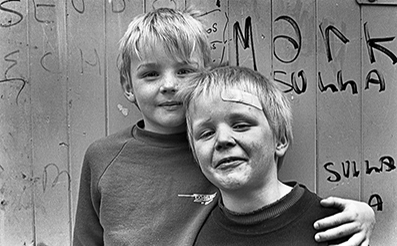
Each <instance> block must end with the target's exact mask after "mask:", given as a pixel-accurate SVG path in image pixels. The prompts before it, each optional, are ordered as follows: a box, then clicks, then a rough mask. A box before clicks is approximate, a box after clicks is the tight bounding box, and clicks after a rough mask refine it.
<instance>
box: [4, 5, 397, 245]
mask: <svg viewBox="0 0 397 246" xmlns="http://www.w3.org/2000/svg"><path fill="white" fill-rule="evenodd" d="M136 2H137V1H136V0H108V1H87V0H67V1H66V2H65V6H66V7H65V6H62V7H61V6H60V5H59V3H58V1H53V0H30V1H20V0H0V32H1V34H2V37H7V38H6V39H4V41H3V40H1V41H0V42H2V43H1V45H2V46H1V48H0V51H1V53H0V60H1V61H2V62H1V66H0V76H1V77H0V89H2V88H7V90H4V92H3V91H2V95H0V96H1V98H2V99H4V98H7V95H6V94H5V93H9V95H8V98H11V100H10V101H11V102H12V103H13V102H14V101H15V103H16V105H18V106H19V107H18V109H21V108H23V107H22V106H28V105H23V104H24V103H21V102H23V99H25V102H26V101H27V102H28V103H31V102H34V101H35V100H34V99H35V98H30V97H32V96H31V95H30V93H31V90H30V87H31V86H33V85H34V82H35V81H38V80H43V81H44V80H45V81H46V82H48V80H51V82H52V83H53V84H54V88H60V87H62V86H64V87H65V88H66V92H65V95H66V97H67V98H66V100H65V101H66V102H68V103H70V105H66V106H65V107H66V108H67V110H69V111H67V116H65V118H66V117H70V116H69V114H73V113H74V112H75V111H73V110H79V109H76V108H77V107H74V105H73V107H72V104H71V102H72V101H73V102H76V105H77V104H78V100H91V99H88V98H84V95H83V94H82V96H81V97H80V94H79V93H81V91H78V90H79V89H81V90H83V89H86V88H85V87H84V88H83V87H81V88H79V87H78V86H80V85H83V84H84V83H86V84H89V83H92V84H95V83H97V84H95V85H99V86H103V85H101V84H98V83H100V82H102V81H100V82H97V81H95V83H94V82H92V81H90V79H88V78H92V77H90V76H92V75H94V76H97V77H100V78H104V79H103V80H109V81H110V80H114V81H118V78H111V77H110V76H109V74H110V73H108V69H116V68H115V66H114V63H115V62H116V61H109V60H106V54H105V55H103V53H104V52H102V51H103V50H105V53H106V45H109V44H108V43H105V42H107V41H105V40H100V41H98V42H90V45H85V44H81V43H78V42H77V41H76V42H74V41H75V40H79V41H81V40H87V42H88V40H93V39H96V38H98V37H97V36H95V35H93V34H92V32H93V31H92V30H91V28H90V27H88V26H87V24H86V23H85V20H86V19H89V18H92V19H94V20H95V18H96V16H91V15H93V8H97V9H100V10H103V11H102V12H101V13H103V14H105V15H112V16H113V17H114V16H116V17H115V18H113V19H116V20H117V19H119V18H118V15H121V14H125V12H126V11H127V9H128V8H129V7H130V8H135V7H136V6H135V5H136ZM143 2H144V4H146V5H145V8H150V7H152V8H158V7H161V6H168V7H174V6H177V5H178V4H177V3H180V2H188V1H172V0H153V1H149V2H146V1H143ZM237 2H238V1H237ZM291 2H294V1H291ZM314 2H317V1H314ZM140 3H142V1H140ZM205 3H206V4H207V5H208V6H205V8H204V10H205V11H204V12H203V14H202V16H201V17H202V18H203V19H205V20H206V31H207V34H208V36H209V40H210V48H211V53H212V57H213V63H214V64H215V65H219V64H227V63H228V62H229V61H228V59H231V60H232V61H233V62H234V64H233V65H244V66H250V67H252V68H253V69H255V70H260V69H262V68H263V66H272V70H271V72H272V76H273V79H274V80H275V81H276V82H277V83H278V84H279V85H280V87H281V88H282V89H283V91H284V92H285V93H290V94H293V95H294V96H295V95H296V97H295V98H299V97H308V96H309V93H308V92H310V91H313V90H314V91H315V92H316V96H318V97H321V96H322V95H325V94H326V95H327V96H329V97H330V98H333V97H337V96H343V97H359V96H361V97H360V98H362V94H365V93H368V92H371V93H372V94H371V95H375V98H377V97H378V98H382V97H384V96H386V95H388V93H389V94H390V93H391V92H392V93H394V92H395V88H396V87H395V77H393V74H392V73H390V71H389V70H390V69H394V70H395V66H396V64H397V55H396V54H397V40H396V36H397V32H396V31H395V28H392V26H391V27H390V28H389V27H382V28H379V27H378V25H377V23H376V19H371V18H369V19H368V18H367V19H368V20H367V19H365V18H364V17H365V16H364V14H363V17H362V20H364V19H365V21H362V23H360V26H359V28H360V32H361V35H362V36H361V37H355V36H353V35H351V34H349V32H347V31H346V30H347V29H346V26H344V25H347V26H349V25H350V23H342V24H338V23H339V22H338V21H335V22H332V21H329V20H330V19H331V17H322V16H321V18H322V19H321V18H320V16H316V17H318V18H317V19H316V23H315V24H314V25H313V30H311V32H310V35H312V36H315V37H316V40H315V41H316V49H318V50H321V52H323V53H321V54H319V53H315V55H314V56H315V57H314V56H313V58H312V59H314V60H315V59H318V61H317V62H318V63H319V62H322V63H323V64H326V65H329V67H332V68H334V67H333V65H334V64H335V63H337V62H338V61H339V60H340V59H341V58H343V57H344V56H346V55H347V51H349V50H350V49H353V48H355V46H357V45H360V48H361V51H360V52H362V53H361V54H360V55H361V57H360V58H361V59H362V60H363V61H364V62H365V63H369V64H370V66H368V68H365V69H363V65H362V64H360V63H359V62H357V64H356V66H357V69H362V70H364V71H362V72H361V73H362V77H361V78H354V79H352V77H351V74H352V71H351V70H349V69H347V68H346V67H344V66H341V67H337V68H335V69H334V70H332V71H324V70H319V69H318V68H315V72H314V74H313V73H310V71H308V68H307V66H306V64H300V61H301V60H300V58H302V57H303V56H305V54H304V51H305V45H306V43H305V42H308V40H310V39H311V38H310V37H308V35H309V34H308V32H305V30H307V27H306V26H305V25H304V24H303V22H302V20H301V18H299V17H296V16H297V15H294V14H291V13H288V12H285V13H278V12H277V14H274V13H271V14H272V20H271V23H266V25H267V26H266V28H267V27H269V26H270V27H271V28H272V29H271V33H267V32H265V31H264V30H265V27H264V23H262V22H261V23H259V22H258V21H260V17H261V16H265V15H269V14H270V11H271V10H267V11H269V12H266V13H257V12H255V11H256V9H253V10H252V11H247V12H244V13H247V14H244V15H241V16H237V17H236V16H233V17H230V15H229V14H230V13H229V9H228V8H229V6H230V5H231V4H230V2H229V1H228V0H223V1H220V0H210V1H207V2H205ZM134 4H135V5H134ZM234 4H235V3H234ZM272 4H273V5H275V1H274V0H273V1H272ZM102 5H106V7H107V8H106V9H102V8H101V6H102ZM286 5H287V4H286ZM139 6H140V5H139ZM357 7H359V6H358V5H357ZM394 7H395V6H393V8H394ZM61 11H66V12H65V13H64V12H61ZM396 11H397V8H396ZM235 12H236V13H238V11H235ZM233 13H234V12H233ZM83 17H84V18H86V19H84V18H83ZM106 17H108V16H106ZM60 18H63V20H64V21H65V23H63V22H62V21H60ZM80 18H81V19H80ZM393 18H394V16H391V17H390V19H391V20H394V19H393ZM104 19H105V20H107V18H104ZM109 19H111V18H109ZM391 23H394V22H393V21H391ZM103 24H104V22H101V21H99V22H98V25H103ZM114 25H117V22H115V23H114ZM33 26H36V27H37V26H38V27H39V28H37V29H35V30H38V32H39V33H33V34H34V35H33V34H32V33H30V34H29V35H27V36H26V37H21V38H20V37H19V36H18V38H15V40H14V36H13V34H14V32H15V30H18V31H20V30H25V29H26V31H27V32H28V31H29V32H32V31H31V30H30V29H29V30H28V28H32V27H33ZM71 27H73V28H77V29H79V28H80V29H82V30H83V31H82V32H77V31H76V32H75V31H71V30H69V29H70V28H71ZM113 27H114V28H118V27H117V26H111V25H109V27H108V26H106V25H105V26H104V27H103V32H104V33H103V34H102V36H101V37H105V34H106V31H107V30H106V28H113ZM279 27H282V28H279ZM18 28H19V29H18ZM32 30H33V29H32ZM46 30H47V31H48V30H51V31H52V32H51V33H50V32H49V31H48V32H46ZM77 34H79V35H80V34H81V35H85V37H84V38H82V37H76V35H77ZM51 35H52V36H51ZM57 35H59V37H58V36H57ZM255 35H258V36H255ZM32 36H35V37H36V36H37V37H36V39H37V40H35V42H32V41H31V40H29V39H30V38H31V37H32ZM91 36H93V37H94V38H92V39H90V38H91ZM51 38H54V39H51ZM63 38H66V39H67V40H63ZM117 38H118V37H114V39H117ZM25 39H26V40H25ZM357 39H360V41H359V42H357ZM21 40H23V41H21ZM258 40H260V42H258ZM95 41H96V40H95ZM263 42H269V43H270V44H271V56H272V57H271V59H272V62H273V63H272V64H263V62H260V61H261V57H263V56H264V55H267V54H262V53H261V50H262V49H261V47H260V45H261V44H262V43H263ZM58 45H59V46H58ZM61 45H65V46H64V47H61ZM286 50H288V51H289V52H286ZM318 50H316V51H315V52H318ZM230 54H233V57H230V56H229V55H230ZM64 58H65V59H64ZM62 59H64V60H62ZM380 61H381V62H380ZM317 62H315V63H316V64H317ZM364 62H363V63H364ZM61 63H62V64H61ZM275 63H276V64H281V65H282V66H280V67H284V69H280V68H277V66H274V64H275ZM32 64H35V65H37V66H35V67H34V68H35V72H37V71H38V74H40V76H39V78H36V77H33V75H32V71H31V70H30V69H31V66H32ZM385 64H386V65H390V66H389V67H386V66H385ZM305 66H306V67H305ZM292 67H293V69H291V68H292ZM115 74H117V72H115ZM47 75H48V77H47ZM51 75H55V76H52V77H51ZM32 78H33V79H32ZM53 78H60V79H59V80H62V79H63V80H62V81H56V79H53ZM56 83H58V84H56ZM60 83H66V85H64V84H62V85H61V84H60ZM71 84H73V85H77V86H76V88H77V89H76V88H74V87H73V88H71V86H70V85H71ZM58 85H59V87H58ZM106 86H107V85H106ZM109 87H110V86H109ZM46 89H47V88H43V90H46ZM108 89H109V88H108V87H106V89H105V90H108ZM311 89H313V90H311ZM10 91H11V92H12V93H11V92H10ZM105 92H106V93H107V91H105ZM70 95H72V96H70ZM74 95H77V96H76V97H73V96H74ZM104 96H105V95H104ZM106 96H107V95H106ZM106 96H105V97H106ZM21 98H22V99H21ZM29 99H30V101H29ZM107 99H108V98H106V100H107ZM4 101H5V100H2V101H0V103H1V105H0V106H1V107H7V106H9V105H6V104H5V103H4ZM389 101H393V98H392V99H389ZM35 102H39V103H40V102H41V100H40V99H39V100H37V101H35ZM105 104H106V103H105ZM388 106H389V105H388V104H387V103H386V104H385V105H384V107H383V108H382V107H379V110H384V112H385V113H384V114H385V116H384V121H385V122H387V124H388V125H387V124H385V125H382V126H379V127H383V128H385V126H386V125H387V126H389V125H392V124H393V122H391V121H390V122H389V120H390V119H391V116H390V115H391V114H392V113H390V112H391V110H390V109H389V108H388ZM30 107H32V108H33V107H36V108H35V109H37V112H39V114H42V115H43V117H46V119H48V122H51V124H53V122H52V121H51V120H52V118H51V116H52V115H53V114H56V113H54V112H47V111H46V110H47V108H45V107H43V106H42V105H40V104H39V105H30ZM105 107H107V109H106V110H108V109H109V110H115V111H119V112H120V113H121V114H122V115H123V116H128V115H130V114H131V112H129V111H128V108H127V107H125V106H123V104H121V103H118V104H116V105H110V106H109V105H105ZM330 107H332V105H330ZM1 109H3V108H1ZM12 109H15V108H12ZM21 112H22V113H20V115H22V116H20V115H18V116H12V117H15V119H16V118H17V117H26V119H28V120H27V122H28V124H29V123H30V121H29V119H35V117H41V116H42V115H39V116H37V115H32V116H30V115H24V113H25V111H21ZM84 113H85V112H84ZM84 113H82V114H81V115H82V116H83V117H86V116H85V115H84ZM298 113H299V112H298ZM371 113H372V112H369V114H371ZM87 115H88V114H87ZM89 116H91V115H89ZM89 116H87V117H89ZM2 117H3V116H2ZM6 117H9V114H7V115H6V116H5V117H3V118H0V119H1V120H2V121H0V122H5V121H7V120H9V119H7V118H6ZM106 117H107V116H106ZM369 117H371V116H369ZM15 119H14V118H13V119H12V120H15ZM18 120H19V119H18ZM73 120H76V119H75V118H73ZM73 120H70V119H69V118H68V119H66V120H65V122H66V123H64V125H62V126H59V128H68V134H71V132H72V133H74V131H75V130H74V128H73V127H74V125H73V124H76V125H77V124H86V123H84V122H90V120H91V119H88V118H81V119H77V120H76V122H77V121H78V122H77V123H76V122H74V121H73ZM106 120H108V121H111V120H112V119H106ZM15 121H16V120H15ZM369 121H371V122H370V123H369V124H374V125H375V123H373V122H372V119H369ZM10 122H11V120H10ZM81 122H83V123H81ZM107 124H108V123H107ZM69 127H70V129H69ZM360 127H363V126H360ZM32 128H35V129H39V130H37V131H39V133H41V132H40V131H42V132H45V134H47V132H46V130H47V129H45V128H46V126H45V125H34V126H32ZM383 128H382V129H383ZM298 129H299V128H298ZM364 130H365V129H364ZM82 132H84V133H83V136H84V138H88V135H89V134H85V131H82ZM36 134H37V133H36ZM298 134H299V131H298ZM316 134H317V133H316ZM318 134H321V132H319V133H318ZM363 134H365V133H363ZM31 135H32V134H31ZM31 135H29V136H28V137H26V141H27V142H29V143H30V145H29V146H30V148H32V147H31V146H34V144H35V142H34V141H35V139H34V136H31ZM390 139H392V140H391V141H393V140H395V138H390ZM30 141H31V142H30ZM392 144H395V143H393V142H391V143H389V145H392ZM383 145H386V143H383ZM383 145H382V144H380V145H379V146H378V148H379V149H383V147H384V146H383ZM60 146H66V147H68V148H71V149H73V148H76V147H75V146H73V145H71V146H69V145H68V144H66V143H65V142H63V143H62V145H61V144H60ZM23 151H26V150H25V149H24V150H23ZM71 153H72V152H71ZM30 154H31V153H30ZM68 154H69V155H70V153H68ZM331 154H335V153H331ZM393 154H394V153H391V155H382V156H379V158H378V159H376V160H373V159H371V160H369V159H366V157H365V155H364V156H363V157H362V159H363V160H359V161H358V160H353V159H351V160H349V159H341V160H333V159H332V158H333V157H330V158H329V159H330V161H327V162H325V163H320V164H319V165H320V166H319V169H320V171H321V172H323V173H325V175H324V180H319V182H321V183H326V184H332V185H335V186H337V185H340V184H342V183H343V182H346V181H349V180H356V179H360V178H363V177H366V178H368V179H371V178H374V177H377V176H382V177H386V178H389V179H390V177H391V176H392V175H395V174H396V163H395V156H393ZM379 155H380V154H379ZM33 156H34V154H33ZM33 156H30V157H29V158H31V159H29V160H30V161H31V162H32V163H31V165H33V166H40V167H41V168H40V169H39V170H38V168H37V169H35V171H36V173H35V174H34V175H33V172H31V171H29V172H27V171H26V172H25V171H23V172H16V173H13V176H12V177H13V178H14V179H15V180H17V181H18V182H19V183H18V184H19V186H15V187H10V186H6V184H5V182H3V181H2V182H3V183H2V185H3V184H4V185H3V186H2V187H1V190H2V192H3V191H4V190H5V188H4V187H7V189H8V190H12V189H14V193H13V194H12V195H13V196H14V199H8V198H7V199H6V198H4V197H1V199H0V209H1V211H3V212H4V211H6V212H8V211H9V210H10V208H11V207H12V208H13V211H14V212H15V213H16V214H17V213H18V212H21V211H24V210H26V211H28V210H32V209H33V207H34V209H35V210H36V211H40V212H42V211H44V210H45V206H46V205H47V204H46V203H51V202H53V201H52V200H51V199H54V200H55V199H58V198H59V197H55V195H54V194H55V193H57V192H58V190H57V189H62V190H64V191H65V193H62V195H61V196H65V198H64V199H65V200H68V199H69V200H70V197H68V194H69V195H70V194H71V193H72V191H73V185H72V184H73V182H75V181H76V180H77V178H76V177H72V172H71V171H70V170H69V169H67V168H64V167H63V166H61V165H59V164H57V162H56V160H55V161H54V162H51V163H48V162H47V161H45V162H43V163H34V157H33ZM73 158H76V159H77V158H80V156H78V157H73ZM73 158H71V160H72V159H73ZM71 160H67V161H68V162H71ZM73 160H75V159H73ZM20 162H21V161H19V162H18V160H16V161H15V162H13V164H14V165H16V166H17V165H21V164H20ZM45 163H48V164H45ZM43 164H45V165H43ZM80 164H81V163H77V164H75V163H73V165H80ZM9 168H10V165H9V164H8V163H7V164H4V163H3V162H0V175H4V174H6V173H7V174H9ZM32 169H33V168H32ZM2 177H3V176H2ZM76 182H77V181H76ZM382 187H383V186H382ZM32 190H35V191H36V192H37V193H35V195H36V196H33V194H34V192H32ZM73 192H75V191H73ZM382 192H387V191H383V190H382V191H380V190H378V191H374V192H372V193H371V194H367V195H365V196H364V197H363V200H365V201H366V202H367V203H368V204H369V205H370V206H372V207H373V208H374V210H376V211H379V212H381V211H387V209H390V204H391V201H388V200H387V198H385V197H384V195H385V193H382ZM2 195H3V194H2ZM7 195H9V196H11V193H10V194H7ZM46 199H47V200H46ZM389 199H390V198H389ZM43 213H44V212H43ZM44 214H45V213H44ZM18 219H19V220H20V221H22V219H21V218H17V220H18ZM1 233H2V232H1V231H0V234H1ZM0 238H1V236H0ZM24 241H25V242H28V243H27V244H32V245H33V244H34V243H35V242H34V241H32V240H24ZM30 242H31V243H30ZM36 243H37V242H36ZM39 244H41V242H40V243H39ZM42 244H43V245H52V244H50V243H47V242H46V243H44V242H43V243H42ZM15 245H16V244H15Z"/></svg>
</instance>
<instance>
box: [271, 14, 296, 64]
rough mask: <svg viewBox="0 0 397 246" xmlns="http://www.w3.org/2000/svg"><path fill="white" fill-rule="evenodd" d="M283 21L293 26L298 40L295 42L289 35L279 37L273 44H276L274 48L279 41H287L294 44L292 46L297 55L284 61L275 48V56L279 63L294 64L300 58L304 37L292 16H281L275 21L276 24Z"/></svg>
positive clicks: (276, 37) (274, 39) (275, 38)
mask: <svg viewBox="0 0 397 246" xmlns="http://www.w3.org/2000/svg"><path fill="white" fill-rule="evenodd" d="M281 20H284V21H286V22H288V23H289V24H290V25H291V26H292V28H293V29H294V32H295V35H296V36H297V40H295V39H293V38H292V37H290V36H287V35H277V36H275V37H274V38H273V44H274V46H276V43H277V40H278V39H285V40H287V41H288V42H290V43H291V44H292V46H293V47H294V49H295V50H296V54H295V56H293V57H292V58H291V59H290V60H287V59H282V58H281V57H280V56H279V55H277V52H276V50H277V49H276V48H274V52H273V54H274V56H275V57H276V58H277V59H278V60H279V61H281V62H283V63H291V62H294V61H295V60H296V59H297V58H298V56H299V53H300V51H301V46H302V35H301V32H300V29H299V26H298V23H296V21H295V20H294V19H292V18H291V17H290V16H286V15H283V16H279V17H277V18H276V19H275V20H274V22H277V21H281ZM283 49H285V47H283Z"/></svg>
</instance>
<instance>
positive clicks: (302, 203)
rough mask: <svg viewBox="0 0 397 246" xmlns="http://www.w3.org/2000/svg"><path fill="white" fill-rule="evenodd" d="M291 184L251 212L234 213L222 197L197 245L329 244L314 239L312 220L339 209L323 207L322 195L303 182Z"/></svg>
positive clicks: (298, 245)
mask: <svg viewBox="0 0 397 246" xmlns="http://www.w3.org/2000/svg"><path fill="white" fill-rule="evenodd" d="M288 185H289V186H292V187H293V189H292V191H291V192H290V193H289V194H287V195H286V196H285V197H283V198H282V199H280V200H279V201H277V202H275V203H273V204H270V205H268V206H265V207H264V208H261V209H259V210H257V211H254V212H252V213H247V214H236V213H233V212H231V211H229V210H227V209H226V208H225V207H224V206H223V205H222V202H221V199H220V200H219V203H218V204H219V206H217V207H216V208H215V209H214V211H213V212H212V213H211V214H210V216H209V218H208V219H207V221H206V222H205V224H204V226H203V228H202V229H201V231H200V233H199V235H198V237H197V239H196V242H195V244H194V245H196V246H201V245H211V246H216V245H227V246H236V245H250V246H255V245H272V246H275V245H277V246H281V245H283V246H292V245H297V246H301V245H302V246H309V245H328V243H322V244H320V243H317V242H316V241H315V240H314V235H315V234H316V230H315V229H314V228H313V224H314V222H315V221H316V220H318V219H320V218H324V217H326V216H329V215H332V214H335V213H336V212H338V211H337V210H336V209H333V208H324V207H322V206H321V205H320V202H319V201H320V198H319V197H318V196H317V195H316V194H314V193H312V192H310V191H309V190H307V188H306V187H304V186H303V185H298V184H297V183H295V182H291V183H288ZM338 241H340V240H338ZM343 241H344V240H342V242H343ZM332 243H336V241H334V242H332Z"/></svg>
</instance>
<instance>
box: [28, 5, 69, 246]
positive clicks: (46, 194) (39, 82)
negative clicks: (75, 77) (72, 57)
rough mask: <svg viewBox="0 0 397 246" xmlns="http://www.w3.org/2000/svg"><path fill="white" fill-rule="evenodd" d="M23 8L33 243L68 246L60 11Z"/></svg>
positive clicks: (63, 46)
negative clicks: (27, 64)
mask: <svg viewBox="0 0 397 246" xmlns="http://www.w3.org/2000/svg"><path fill="white" fill-rule="evenodd" d="M31 3H32V4H30V6H29V19H28V21H29V40H30V47H31V48H30V49H29V56H30V61H31V62H30V67H29V71H30V80H29V81H30V84H31V105H32V111H31V116H32V120H31V124H32V125H31V130H32V153H33V156H32V160H33V173H34V176H33V178H34V180H35V189H34V207H35V216H34V219H35V221H34V226H35V243H36V244H43V245H68V244H70V242H71V240H70V239H71V214H70V212H71V211H70V193H69V191H70V176H69V171H70V170H69V166H68V136H67V133H68V128H67V109H66V108H67V100H66V95H67V85H66V76H65V73H64V71H65V69H66V63H65V60H66V53H65V49H66V43H65V37H66V35H65V28H64V27H65V9H64V8H65V6H64V5H63V4H62V2H56V1H50V2H48V1H32V2H31Z"/></svg>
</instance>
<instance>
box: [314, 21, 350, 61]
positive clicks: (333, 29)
mask: <svg viewBox="0 0 397 246" xmlns="http://www.w3.org/2000/svg"><path fill="white" fill-rule="evenodd" d="M322 25H323V23H320V25H319V28H320V32H321V36H322V37H323V40H324V43H325V50H326V53H327V58H328V62H330V61H332V53H331V45H330V41H329V39H330V35H329V33H330V32H332V33H333V34H334V35H335V36H336V37H337V38H339V40H341V41H342V42H343V43H344V44H346V43H348V42H349V39H348V38H347V37H346V36H345V35H343V33H342V32H341V31H339V30H338V29H337V28H336V27H334V26H327V27H326V28H325V31H324V30H323V27H322Z"/></svg>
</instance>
